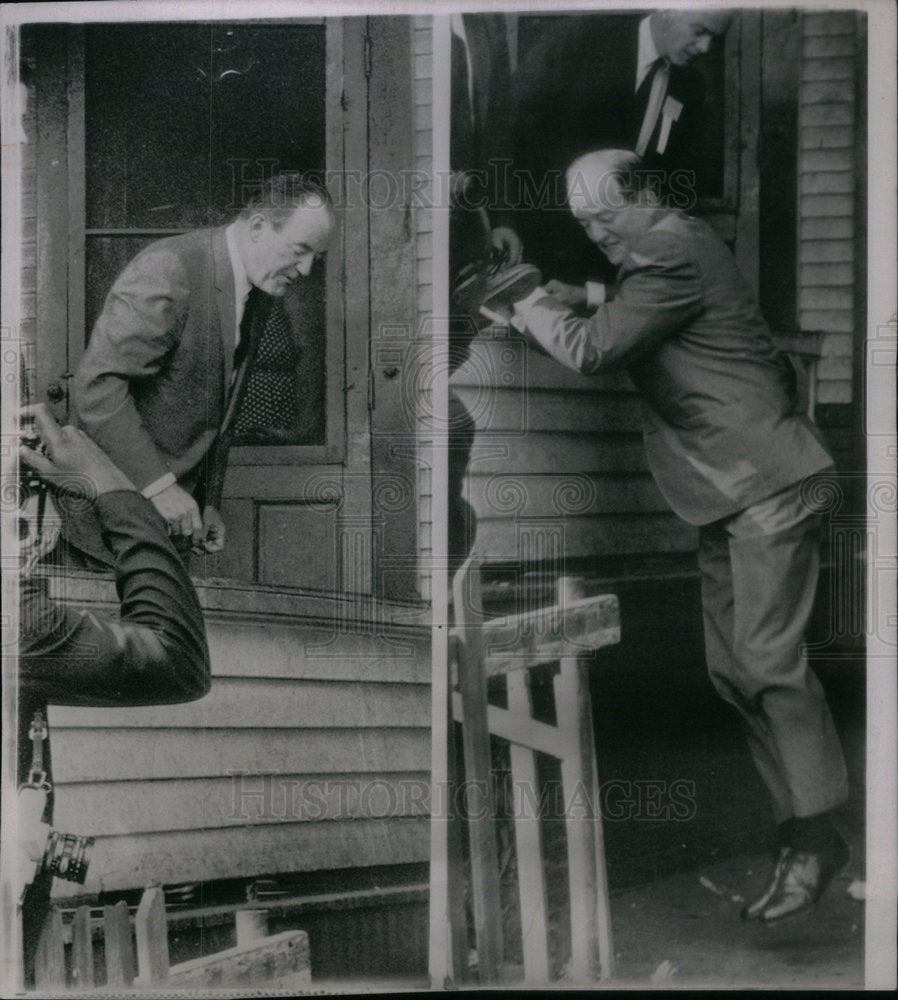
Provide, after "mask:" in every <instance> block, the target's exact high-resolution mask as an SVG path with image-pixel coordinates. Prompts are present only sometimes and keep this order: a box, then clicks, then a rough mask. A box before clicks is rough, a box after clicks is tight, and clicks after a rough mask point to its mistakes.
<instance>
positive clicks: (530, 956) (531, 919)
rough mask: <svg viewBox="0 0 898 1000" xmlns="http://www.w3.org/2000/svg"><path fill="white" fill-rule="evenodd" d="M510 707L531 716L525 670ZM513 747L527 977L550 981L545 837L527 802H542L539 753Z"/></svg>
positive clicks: (512, 681)
mask: <svg viewBox="0 0 898 1000" xmlns="http://www.w3.org/2000/svg"><path fill="white" fill-rule="evenodd" d="M508 710H509V712H512V713H515V714H517V715H520V716H523V717H524V718H530V716H531V704H530V690H529V686H528V677H527V674H525V673H524V672H519V673H514V674H510V675H509V677H508ZM510 750H511V780H512V789H513V794H514V797H515V798H514V836H515V850H516V853H517V859H518V897H519V899H520V906H521V937H522V947H523V951H524V978H525V979H526V980H527V981H528V982H530V983H548V981H549V969H550V966H549V932H548V922H547V913H548V911H547V909H546V882H545V875H544V873H543V860H542V836H541V834H540V820H539V815H538V814H535V813H534V812H533V811H532V810H531V809H529V808H528V805H527V801H529V802H539V777H538V775H537V770H536V756H535V754H534V752H533V751H532V750H528V749H526V748H524V747H521V746H518V745H517V744H514V743H512V744H511V748H510ZM525 789H527V790H529V792H530V795H529V798H528V800H526V801H525V800H524V799H523V795H522V793H523V790H525Z"/></svg>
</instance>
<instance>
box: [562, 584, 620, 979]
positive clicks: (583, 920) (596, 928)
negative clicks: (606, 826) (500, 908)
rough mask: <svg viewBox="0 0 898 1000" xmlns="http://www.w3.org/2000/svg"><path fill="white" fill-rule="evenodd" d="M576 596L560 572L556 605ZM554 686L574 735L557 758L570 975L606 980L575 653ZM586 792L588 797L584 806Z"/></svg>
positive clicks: (608, 948)
mask: <svg viewBox="0 0 898 1000" xmlns="http://www.w3.org/2000/svg"><path fill="white" fill-rule="evenodd" d="M580 595H581V590H580V584H579V582H577V581H574V580H572V579H570V578H564V577H562V578H561V579H560V580H559V583H558V601H559V604H561V605H562V606H563V605H564V604H567V603H571V602H573V601H575V600H576V599H577V598H578V597H580ZM553 687H554V692H555V712H556V717H557V722H558V727H559V728H560V729H562V730H566V731H567V732H569V733H571V734H576V735H575V737H574V738H575V740H576V747H575V749H574V752H573V753H571V754H569V755H568V756H567V757H565V759H564V760H562V762H561V780H562V785H563V788H564V801H565V803H566V810H565V825H566V827H567V834H568V837H567V848H568V875H569V881H570V900H571V975H572V978H573V979H574V980H579V979H584V980H585V979H590V978H593V977H594V976H595V975H596V973H597V972H598V974H599V977H600V978H602V979H608V978H610V977H611V976H612V975H613V973H614V949H613V945H612V940H611V908H610V903H609V899H608V877H607V871H606V865H605V846H604V837H603V834H602V814H601V810H600V808H599V801H600V800H599V780H598V768H597V763H596V755H595V747H594V738H593V726H594V724H595V722H594V719H593V713H592V701H591V698H590V693H589V673H588V668H587V666H586V664H585V663H583V662H582V661H581V660H579V659H578V658H577V657H566V658H564V659H562V660H561V662H560V665H559V672H558V674H557V675H556V676H555V678H554V679H553ZM584 793H585V795H586V796H587V797H588V803H587V804H586V808H584V803H583V801H582V796H583V794H584ZM578 795H579V796H580V797H581V798H580V800H579V802H578V799H577V796H578ZM596 965H598V968H596Z"/></svg>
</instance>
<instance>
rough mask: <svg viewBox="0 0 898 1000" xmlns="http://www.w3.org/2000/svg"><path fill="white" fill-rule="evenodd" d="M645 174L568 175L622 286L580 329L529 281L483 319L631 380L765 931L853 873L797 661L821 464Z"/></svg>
mask: <svg viewBox="0 0 898 1000" xmlns="http://www.w3.org/2000/svg"><path fill="white" fill-rule="evenodd" d="M640 166H641V161H640V159H639V157H638V156H636V154H634V153H632V152H628V151H624V150H601V151H598V152H593V153H589V154H587V155H585V156H583V157H581V158H580V159H578V160H576V161H575V162H574V163H573V164H572V165H571V166H570V167H569V169H568V171H567V175H566V179H567V188H568V200H569V204H570V208H571V212H572V214H573V216H574V218H575V219H576V220H577V222H578V223H579V224H580V225H581V226H582V227H583V229H584V231H585V232H586V235H587V237H588V238H589V239H590V240H591V241H592V242H593V243H594V244H595V245H596V246H597V247H599V248H600V249H601V250H602V252H603V253H604V254H605V255H606V257H607V258H608V260H609V261H610V263H611V264H612V265H613V266H614V267H615V268H616V269H617V282H616V284H615V286H614V289H613V295H611V296H609V298H608V300H607V301H605V302H603V303H602V304H600V305H598V306H597V307H596V308H595V310H594V312H593V313H592V315H591V316H590V317H589V318H582V317H581V316H579V315H577V314H575V313H574V312H573V311H572V310H571V309H570V308H568V307H567V306H565V305H564V304H562V303H560V302H558V301H557V300H556V299H554V298H553V297H552V296H550V295H548V294H547V293H546V292H545V291H544V290H543V289H541V288H538V287H536V288H533V285H534V284H536V282H538V280H539V276H538V273H535V274H534V275H533V276H532V280H531V290H530V292H529V294H526V295H521V289H520V283H518V286H517V288H516V289H514V290H512V291H511V292H510V293H509V294H505V295H503V294H502V293H500V292H496V293H495V294H494V295H493V296H492V298H490V299H488V300H487V301H486V302H485V306H486V307H487V309H488V310H490V311H491V312H494V313H496V314H497V315H500V316H504V317H508V318H511V321H512V323H513V324H514V325H515V326H517V327H518V328H519V329H521V330H524V331H526V333H527V334H528V335H529V336H530V337H532V338H533V341H534V343H535V345H537V346H538V347H539V348H540V349H541V350H543V351H545V352H547V353H548V354H549V355H551V356H552V357H553V358H555V359H556V360H557V361H559V362H560V363H561V364H563V365H565V366H566V367H568V368H572V369H574V370H576V371H579V372H583V373H586V374H592V373H597V372H604V371H606V370H608V369H611V368H613V367H615V366H621V367H624V368H626V370H627V372H628V374H629V375H630V377H631V379H632V381H633V382H634V383H635V385H636V388H637V390H638V391H639V393H640V395H641V396H642V398H643V401H644V404H645V405H644V428H643V434H644V441H645V448H646V455H647V458H648V464H649V468H650V469H651V472H652V475H653V476H654V478H655V481H656V482H657V484H658V486H659V488H660V490H661V492H662V493H663V495H664V497H665V498H666V500H667V501H668V503H669V504H670V505H671V507H672V508H673V509H674V511H675V512H676V513H677V514H678V515H679V516H680V517H682V518H683V519H684V520H685V521H687V522H689V523H690V524H694V525H697V526H698V528H699V553H698V564H699V570H700V573H701V583H702V609H703V616H704V631H705V649H706V657H707V664H708V669H709V673H710V676H711V680H712V682H713V683H714V686H715V687H716V689H717V691H718V692H719V693H720V694H721V696H722V697H723V698H724V699H726V700H727V701H728V702H730V703H731V704H732V705H734V706H735V707H736V708H737V709H738V711H739V712H740V713H741V715H742V718H743V720H744V723H745V729H746V733H747V736H748V743H749V748H750V750H751V753H752V756H753V759H754V762H755V765H756V767H757V769H758V771H759V773H760V775H761V778H762V779H763V781H764V783H765V785H766V786H767V789H768V791H769V793H770V798H771V802H772V807H773V814H774V819H775V821H776V823H777V828H778V839H779V856H778V859H777V863H776V866H775V869H774V871H773V874H772V877H771V879H770V882H769V884H768V886H767V888H766V889H765V891H764V892H763V894H762V895H761V896H760V897H758V898H757V899H756V900H754V901H753V902H751V903H750V904H749V905H747V906H746V907H745V909H744V910H743V918H744V919H757V920H760V921H761V922H764V923H773V922H775V921H777V920H780V919H782V918H784V917H787V916H790V915H792V914H794V913H798V912H800V911H801V910H804V909H805V908H807V907H809V906H811V905H812V904H813V903H815V902H816V901H817V899H818V898H819V897H820V895H821V893H822V892H823V891H824V889H825V888H826V886H827V885H828V884H829V882H830V881H831V879H832V877H833V876H834V875H835V874H836V872H838V871H839V870H840V869H841V868H842V867H843V866H844V865H845V864H846V862H847V859H848V848H847V845H846V844H845V842H844V840H843V839H842V837H841V836H840V835H839V833H838V832H837V831H836V829H835V827H834V826H833V824H832V822H831V818H830V813H831V812H832V810H833V809H835V808H836V807H837V806H839V805H840V804H842V803H843V802H844V801H845V799H846V798H847V794H848V789H847V778H846V768H845V762H844V759H843V755H842V748H841V745H840V742H839V738H838V735H837V734H836V730H835V727H834V725H833V721H832V718H831V715H830V712H829V708H828V706H827V704H826V699H825V695H824V693H823V690H822V688H821V686H820V683H819V681H818V680H817V677H816V676H815V674H814V673H813V672H812V671H811V670H810V668H809V666H808V663H807V660H806V658H805V656H804V655H803V650H802V644H803V641H804V633H805V629H806V627H807V623H808V620H809V617H810V614H811V610H812V606H813V602H814V596H815V592H816V586H817V578H818V572H819V541H820V531H821V524H820V515H819V514H818V513H816V512H815V511H814V510H813V509H811V507H810V505H809V503H808V501H807V493H806V491H805V490H804V489H803V483H804V482H805V481H806V480H807V479H808V477H811V476H814V475H815V474H817V473H821V472H826V471H828V470H831V469H832V465H833V462H832V458H831V456H830V454H829V452H828V450H827V448H826V446H825V444H824V443H823V440H822V437H821V435H820V434H819V432H818V431H817V429H816V428H815V427H814V425H813V424H812V423H811V422H810V420H809V419H808V418H807V417H806V416H804V415H803V414H801V413H799V412H797V398H798V394H797V391H796V389H797V387H796V383H795V373H794V370H793V369H792V368H791V366H790V364H789V363H788V361H787V359H786V358H785V357H784V356H783V355H782V354H780V353H779V352H778V351H777V349H776V347H775V345H774V343H773V341H772V339H771V336H770V333H769V331H768V329H767V326H766V324H765V323H764V321H763V319H762V318H761V315H760V312H759V310H758V307H757V303H756V301H755V298H754V296H753V295H752V293H751V292H750V291H749V289H748V287H747V285H746V284H745V282H744V280H743V279H742V277H741V275H740V274H739V272H738V270H737V268H736V265H735V261H734V260H733V257H732V254H731V253H730V252H729V250H728V249H727V248H726V246H725V245H724V244H723V243H722V242H721V240H720V239H719V238H718V237H717V236H716V235H715V234H714V232H713V230H712V229H711V228H710V227H709V226H708V225H707V224H706V223H704V222H702V221H700V220H698V219H695V218H692V217H690V216H688V215H685V214H683V213H681V212H679V211H675V210H671V209H668V208H665V207H664V206H663V205H662V204H661V203H660V201H659V199H658V198H657V196H656V194H655V193H654V192H653V191H652V189H651V188H650V187H649V188H643V187H642V186H641V174H640Z"/></svg>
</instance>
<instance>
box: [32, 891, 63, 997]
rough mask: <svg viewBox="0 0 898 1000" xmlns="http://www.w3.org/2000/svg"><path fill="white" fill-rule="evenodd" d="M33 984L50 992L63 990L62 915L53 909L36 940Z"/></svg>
mask: <svg viewBox="0 0 898 1000" xmlns="http://www.w3.org/2000/svg"><path fill="white" fill-rule="evenodd" d="M34 984H35V986H36V987H37V989H38V990H43V991H46V992H50V993H51V995H52V991H53V990H58V989H64V988H65V947H64V945H63V940H62V914H61V913H60V912H59V910H57V909H55V908H53V909H51V910H50V912H49V913H48V914H47V919H46V921H45V923H44V926H43V929H42V930H41V936H40V938H39V939H38V943H37V949H36V951H35V956H34Z"/></svg>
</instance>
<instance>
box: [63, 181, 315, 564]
mask: <svg viewBox="0 0 898 1000" xmlns="http://www.w3.org/2000/svg"><path fill="white" fill-rule="evenodd" d="M333 224H334V215H333V209H332V206H331V203H330V199H329V197H328V195H327V192H326V191H325V190H324V189H323V188H322V187H320V186H319V185H318V184H316V183H314V182H313V181H310V180H308V179H307V178H305V177H304V176H303V175H301V174H281V175H277V176H275V177H274V178H273V179H272V180H271V182H270V183H269V184H268V185H267V187H266V189H265V190H264V191H263V192H262V194H261V195H260V196H259V197H258V198H256V199H255V200H253V201H252V202H250V204H249V205H248V206H247V207H246V208H244V209H243V211H242V212H241V213H240V215H239V216H238V217H237V218H236V219H235V220H234V221H233V222H232V223H231V224H230V225H229V226H227V227H221V228H218V229H204V230H197V231H195V232H190V233H185V234H183V235H182V236H173V237H168V238H166V239H163V240H159V241H157V242H155V243H152V244H150V246H148V247H146V249H144V250H143V251H141V252H140V253H139V254H138V255H137V257H135V258H134V260H133V261H132V262H131V263H130V264H129V265H128V266H127V267H126V268H125V270H124V271H123V272H122V273H121V275H119V277H118V278H117V279H116V282H115V284H114V285H113V286H112V290H111V291H110V292H109V295H108V296H107V299H106V303H105V305H104V307H103V311H102V313H101V314H100V317H99V318H98V320H97V322H96V324H95V326H94V329H93V332H92V334H91V337H90V341H89V343H88V345H87V350H86V351H85V354H84V357H83V358H82V360H81V363H80V365H79V367H78V370H77V372H76V374H75V379H74V383H73V391H72V400H73V404H74V409H75V415H76V419H77V422H78V424H79V425H80V426H81V427H83V428H84V430H85V431H87V433H88V434H89V435H90V436H91V437H92V438H93V439H94V440H95V441H96V442H97V443H98V444H99V445H100V446H101V447H102V448H103V450H104V451H105V452H106V453H107V454H108V455H109V456H110V457H111V458H112V459H113V461H114V462H115V463H116V465H118V466H119V468H121V469H122V470H123V471H124V472H125V474H126V475H127V476H128V477H129V478H130V479H131V481H132V482H133V483H134V484H135V486H136V487H137V488H138V489H139V490H140V491H141V492H142V493H143V495H144V496H146V497H148V498H149V499H150V500H152V502H153V504H154V505H155V507H156V508H157V510H158V511H159V512H160V514H162V516H163V518H164V519H165V521H166V523H167V525H168V529H169V532H170V533H171V534H172V535H173V536H176V537H178V536H180V537H181V538H184V539H188V540H189V541H190V543H191V544H192V545H193V547H194V548H195V549H197V550H205V551H207V552H216V551H219V550H220V549H221V548H222V546H223V544H224V524H223V522H222V520H221V516H220V514H219V513H218V510H217V507H218V503H219V501H220V496H215V495H212V496H208V497H204V496H203V494H204V492H205V488H206V485H207V482H206V479H207V477H208V476H209V475H210V474H211V475H213V477H214V478H215V479H216V481H217V482H218V483H220V482H221V479H222V476H221V475H220V471H221V470H215V469H212V470H210V469H207V468H205V466H204V460H205V459H206V458H207V455H208V453H209V450H210V448H211V446H212V444H213V441H215V439H216V436H217V435H218V434H219V431H220V429H221V424H222V419H223V417H224V415H225V409H226V401H227V400H228V396H229V393H230V392H231V388H232V384H240V385H243V384H245V382H246V379H245V378H244V377H242V375H241V370H242V372H243V375H245V374H247V372H246V369H247V367H248V366H251V364H252V360H253V354H254V353H255V352H256V351H257V350H258V343H259V340H260V338H261V333H262V323H263V317H264V315H265V314H266V313H267V312H268V311H269V310H270V309H271V308H272V299H278V298H281V297H282V296H283V295H284V294H285V293H286V291H287V289H288V287H290V286H291V285H292V284H293V283H294V282H295V281H297V280H301V279H302V278H303V277H306V276H308V274H309V272H310V270H311V267H312V264H313V262H314V261H315V259H316V257H317V256H319V255H321V254H323V253H324V252H325V251H326V249H327V244H328V240H329V238H330V234H331V231H332V229H333ZM253 289H257V290H258V292H256V293H254V294H253V295H250V292H251V291H252V290H253ZM259 293H262V294H261V295H260V294H259ZM241 345H242V347H243V349H244V350H243V355H244V357H243V360H242V361H241V360H240V359H239V355H235V349H237V350H238V351H239V350H240V349H241ZM248 345H252V347H253V349H252V350H247V347H248ZM235 357H237V359H238V363H237V364H236V365H235ZM223 460H224V456H221V457H220V458H219V461H223ZM195 491H196V495H197V496H198V497H200V500H201V502H202V510H201V508H200V504H199V503H198V501H197V499H196V498H195V497H194V495H192V494H193V493H194V492H195ZM213 493H214V491H213Z"/></svg>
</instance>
